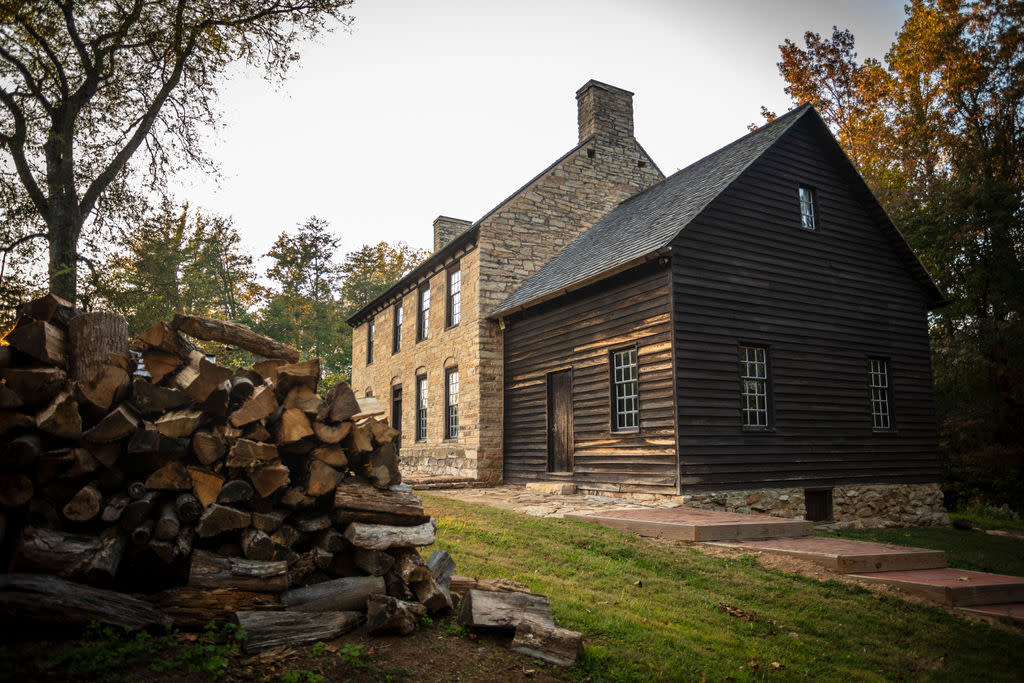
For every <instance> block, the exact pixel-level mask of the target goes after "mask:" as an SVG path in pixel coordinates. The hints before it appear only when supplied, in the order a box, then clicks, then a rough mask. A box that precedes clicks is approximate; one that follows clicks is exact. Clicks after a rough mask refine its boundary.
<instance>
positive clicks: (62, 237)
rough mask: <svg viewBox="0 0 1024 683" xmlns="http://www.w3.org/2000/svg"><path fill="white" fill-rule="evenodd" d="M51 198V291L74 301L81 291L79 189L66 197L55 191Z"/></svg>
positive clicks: (49, 227) (49, 228)
mask: <svg viewBox="0 0 1024 683" xmlns="http://www.w3.org/2000/svg"><path fill="white" fill-rule="evenodd" d="M55 189H56V188H55ZM60 189H61V190H62V189H64V188H60ZM50 198H51V199H50V207H51V209H50V210H51V211H52V214H51V216H50V220H49V221H47V223H48V225H47V228H48V233H49V235H48V237H49V240H50V292H51V293H53V294H56V295H57V296H59V297H60V298H62V299H66V300H68V301H70V302H72V303H74V301H75V295H76V294H77V291H78V236H79V235H80V234H81V231H82V221H81V220H76V218H77V217H78V202H77V201H76V197H75V193H72V194H71V196H70V197H68V198H66V199H65V200H64V201H61V198H60V195H59V194H55V193H51V194H50ZM62 204H63V205H64V206H62Z"/></svg>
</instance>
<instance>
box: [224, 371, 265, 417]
mask: <svg viewBox="0 0 1024 683" xmlns="http://www.w3.org/2000/svg"><path fill="white" fill-rule="evenodd" d="M262 383H263V378H262V377H261V378H260V380H259V382H254V381H253V380H252V379H251V378H250V377H246V376H244V375H239V374H238V370H235V376H234V377H232V378H231V393H230V405H231V410H232V412H233V411H235V410H237V409H238V408H239V407H241V405H242V404H243V403H245V402H246V401H247V400H249V398H250V397H251V396H252V395H253V394H254V393H255V392H256V385H257V384H262Z"/></svg>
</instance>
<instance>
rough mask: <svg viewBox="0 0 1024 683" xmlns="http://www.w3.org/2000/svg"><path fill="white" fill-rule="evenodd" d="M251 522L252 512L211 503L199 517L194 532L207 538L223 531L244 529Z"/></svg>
mask: <svg viewBox="0 0 1024 683" xmlns="http://www.w3.org/2000/svg"><path fill="white" fill-rule="evenodd" d="M251 523H252V513H250V512H246V511H245V510H239V509H237V508H233V507H229V506H227V505H220V504H219V503H213V504H212V505H209V506H208V507H207V508H206V510H205V511H204V512H203V514H202V515H201V516H200V517H199V524H198V525H196V533H197V534H199V537H200V538H209V537H210V536H216V535H217V534H221V533H224V532H225V531H236V530H238V529H244V528H246V527H247V526H249V525H250V524H251Z"/></svg>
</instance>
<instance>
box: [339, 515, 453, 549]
mask: <svg viewBox="0 0 1024 683" xmlns="http://www.w3.org/2000/svg"><path fill="white" fill-rule="evenodd" d="M434 529H435V526H434V520H430V521H429V522H427V523H426V524H421V525H419V526H388V525H384V524H363V523H361V522H352V523H351V524H349V525H348V528H346V529H345V538H347V539H348V541H349V543H351V544H352V545H354V546H357V547H359V548H368V549H370V550H387V549H388V548H412V547H416V546H424V545H431V544H432V543H433V542H434Z"/></svg>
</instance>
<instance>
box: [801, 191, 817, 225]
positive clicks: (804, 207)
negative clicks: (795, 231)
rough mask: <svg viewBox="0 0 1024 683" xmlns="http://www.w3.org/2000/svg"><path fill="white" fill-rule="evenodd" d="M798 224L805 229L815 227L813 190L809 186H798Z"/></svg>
mask: <svg viewBox="0 0 1024 683" xmlns="http://www.w3.org/2000/svg"><path fill="white" fill-rule="evenodd" d="M800 225H801V226H802V227H804V228H806V229H807V230H814V229H815V227H816V226H815V222H814V190H813V189H812V188H809V187H801V188H800Z"/></svg>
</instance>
